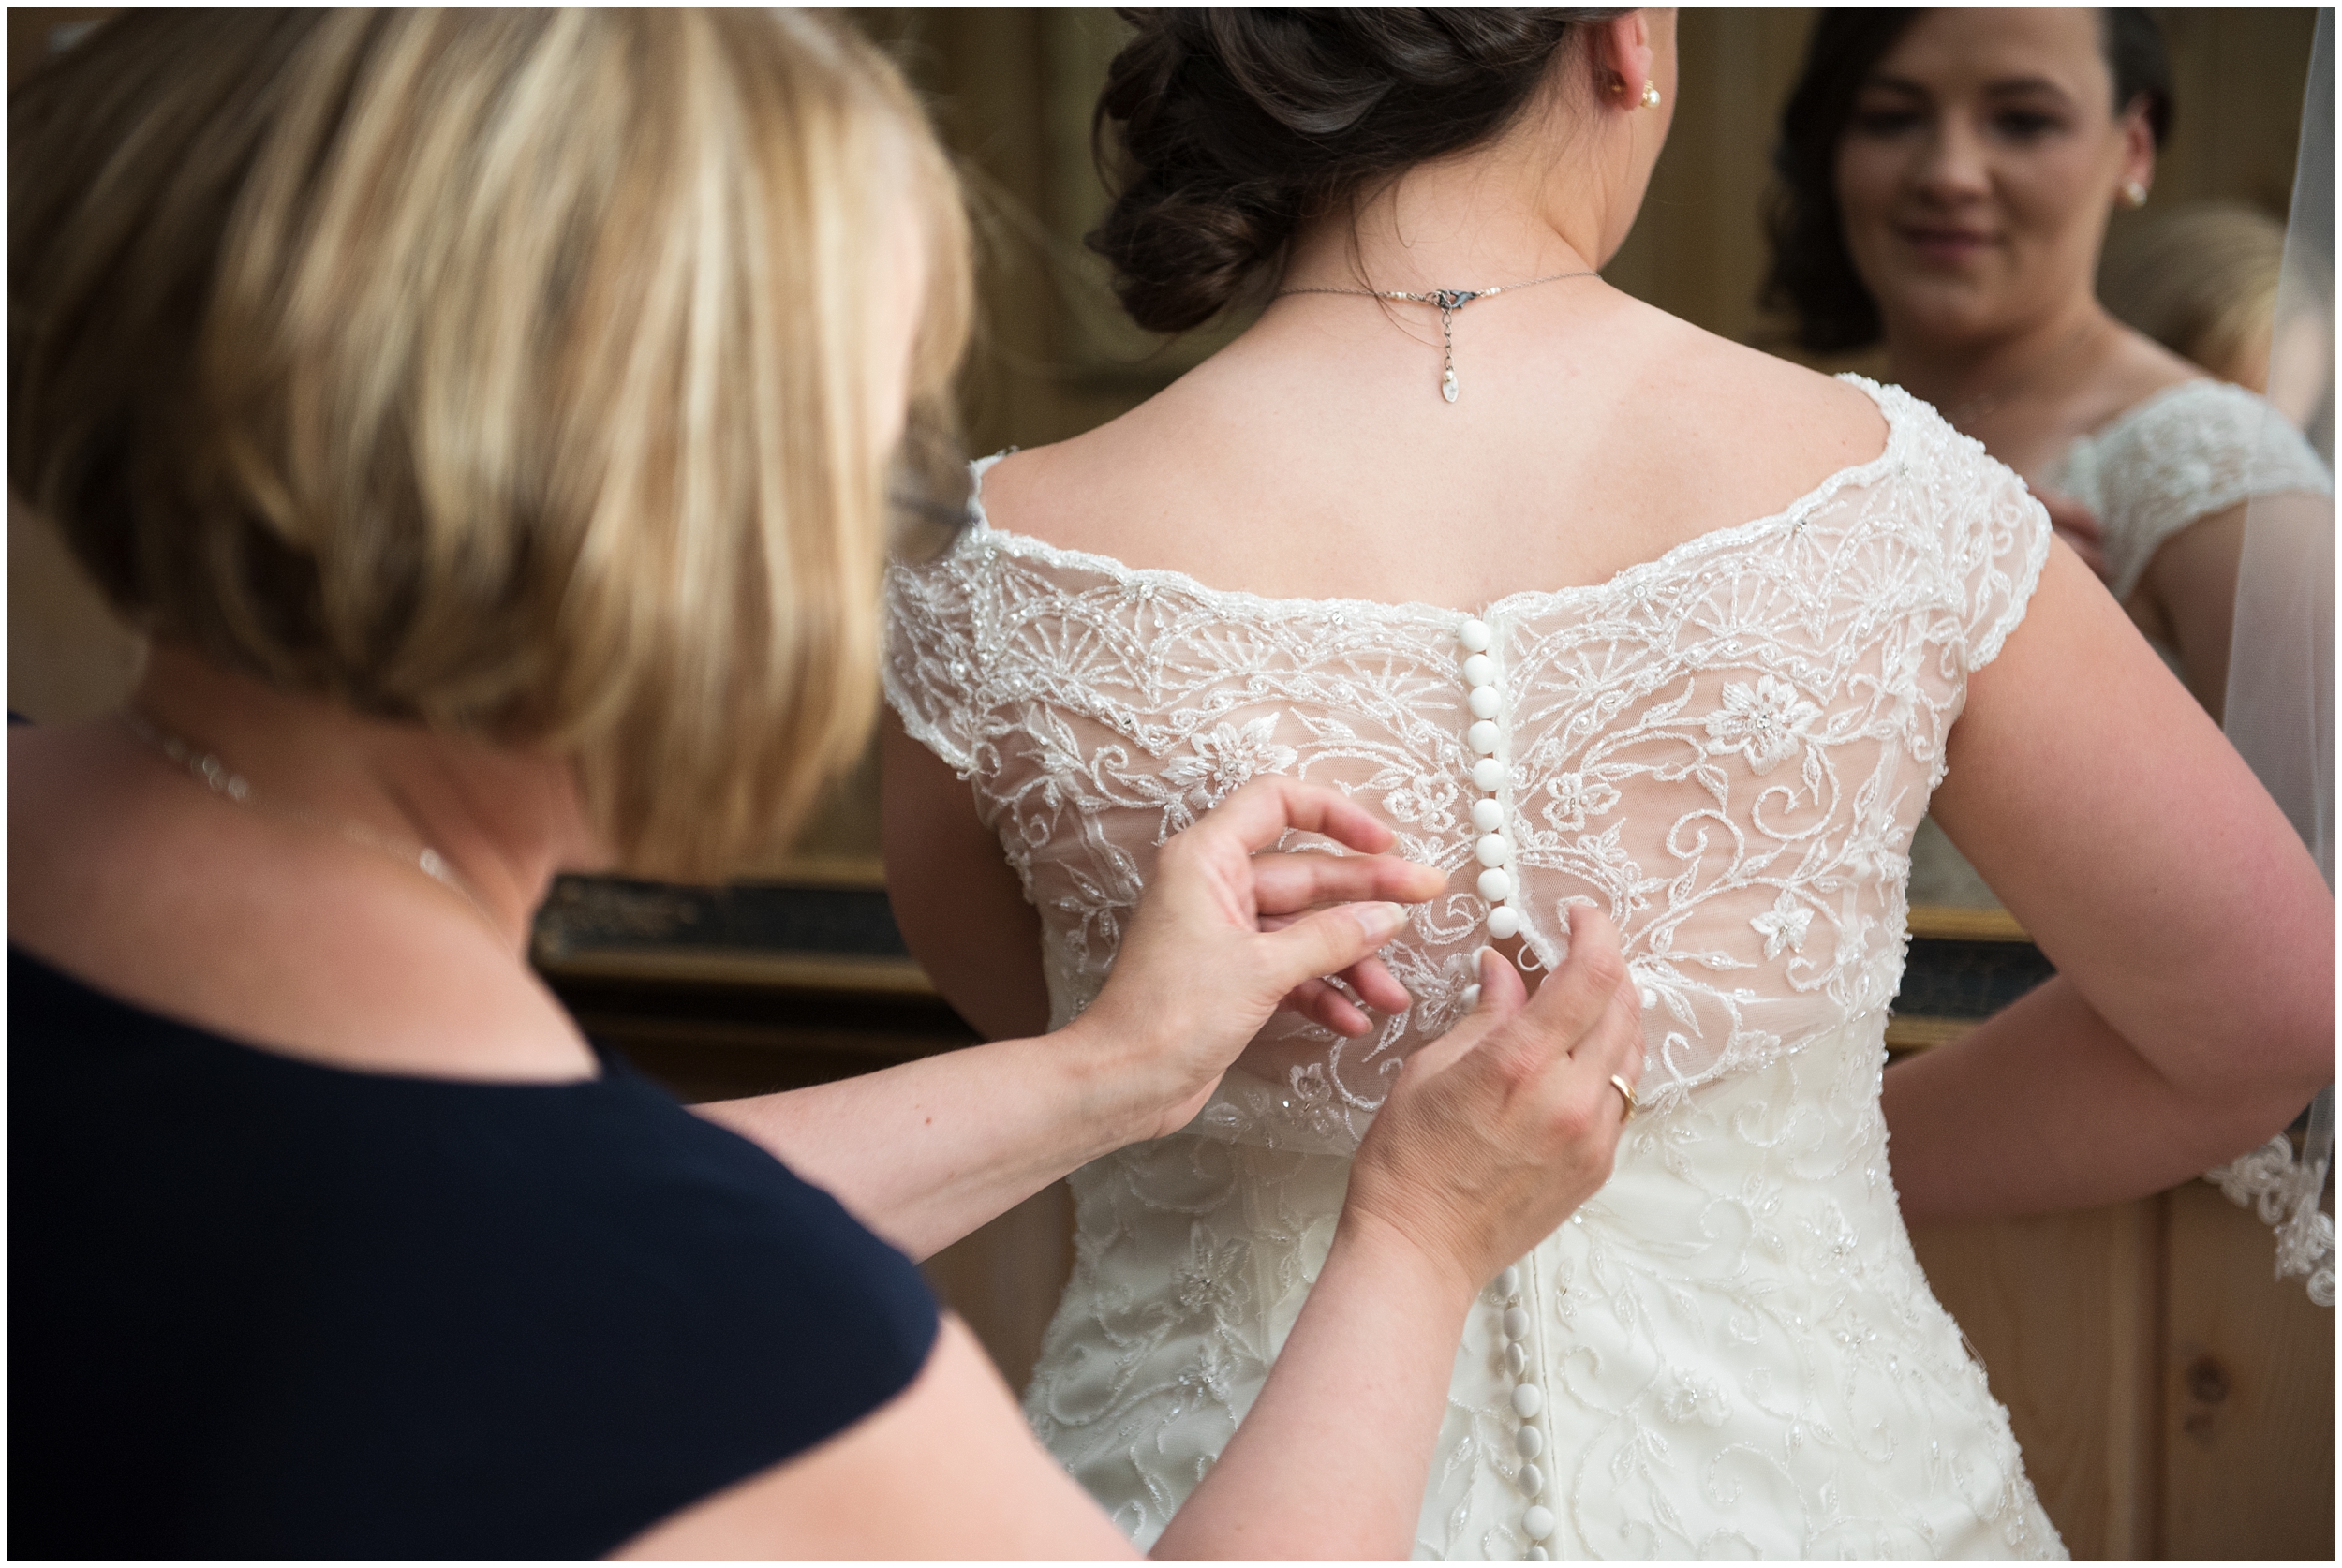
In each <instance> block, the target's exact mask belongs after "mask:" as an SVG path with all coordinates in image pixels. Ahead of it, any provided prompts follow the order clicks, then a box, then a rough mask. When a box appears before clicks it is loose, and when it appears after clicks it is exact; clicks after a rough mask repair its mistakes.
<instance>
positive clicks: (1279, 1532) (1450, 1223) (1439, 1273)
mask: <svg viewBox="0 0 2342 1568" xmlns="http://www.w3.org/2000/svg"><path fill="white" fill-rule="evenodd" d="M1625 980H1626V965H1625V962H1624V960H1623V959H1622V958H1621V957H1620V956H1619V948H1618V933H1617V932H1616V931H1615V930H1614V929H1612V927H1611V925H1610V923H1609V922H1608V920H1606V919H1605V918H1603V916H1602V915H1601V914H1599V913H1597V912H1595V911H1593V910H1583V909H1580V910H1573V911H1572V912H1571V917H1570V954H1569V962H1568V963H1567V964H1565V965H1564V966H1563V967H1562V969H1560V971H1559V972H1558V973H1556V974H1554V975H1553V976H1552V977H1551V978H1549V979H1548V980H1547V981H1546V983H1545V984H1544V985H1543V986H1541V987H1539V989H1538V991H1537V994H1536V997H1535V998H1534V999H1533V1000H1529V1001H1527V1002H1526V1004H1525V1005H1524V1002H1523V995H1522V990H1523V988H1522V986H1521V984H1520V976H1519V973H1517V972H1516V971H1515V970H1514V969H1513V967H1512V965H1511V964H1510V963H1508V962H1507V961H1506V960H1505V958H1503V957H1502V956H1501V955H1499V954H1496V953H1495V952H1493V951H1492V950H1490V949H1486V948H1484V949H1482V950H1481V954H1480V1005H1479V1007H1478V1008H1477V1009H1476V1010H1475V1012H1474V1013H1472V1015H1471V1016H1470V1017H1468V1018H1466V1019H1465V1020H1464V1021H1463V1022H1462V1023H1461V1024H1460V1025H1458V1026H1457V1027H1456V1028H1454V1029H1453V1030H1451V1031H1450V1032H1449V1033H1448V1034H1447V1036H1446V1037H1445V1039H1442V1040H1440V1041H1437V1042H1435V1043H1432V1044H1430V1045H1427V1046H1425V1047H1424V1048H1423V1049H1422V1050H1420V1051H1417V1052H1416V1054H1415V1055H1414V1056H1413V1057H1412V1058H1409V1059H1408V1061H1407V1065H1406V1067H1405V1068H1404V1069H1403V1070H1402V1071H1401V1072H1400V1074H1399V1081H1398V1083H1397V1084H1396V1085H1395V1086H1394V1087H1392V1090H1391V1094H1390V1098H1389V1099H1388V1100H1386V1102H1384V1103H1383V1109H1382V1112H1381V1114H1380V1115H1378V1116H1377V1117H1375V1119H1374V1125H1373V1127H1372V1128H1371V1130H1369V1132H1367V1135H1366V1141H1365V1143H1364V1144H1362V1145H1361V1146H1359V1149H1358V1153H1357V1158H1356V1161H1354V1162H1353V1163H1352V1165H1351V1167H1350V1195H1349V1198H1348V1200H1347V1201H1346V1202H1345V1203H1344V1204H1343V1205H1342V1210H1341V1223H1340V1224H1339V1225H1338V1226H1337V1227H1336V1228H1335V1231H1334V1239H1333V1245H1332V1247H1331V1248H1329V1249H1328V1250H1327V1254H1326V1262H1325V1265H1324V1266H1323V1267H1321V1268H1320V1269H1319V1271H1318V1275H1317V1281H1316V1283H1315V1284H1314V1285H1312V1287H1311V1289H1310V1294H1309V1299H1308V1300H1307V1301H1306V1302H1304V1303H1303V1304H1302V1307H1301V1313H1300V1316H1299V1318H1298V1319H1297V1320H1296V1322H1295V1324H1294V1325H1293V1332H1292V1333H1291V1334H1290V1335H1288V1336H1287V1337H1286V1339H1285V1343H1284V1349H1283V1350H1282V1352H1281V1353H1280V1354H1278V1356H1277V1362H1276V1365H1275V1366H1274V1367H1272V1368H1270V1369H1269V1373H1268V1380H1267V1383H1265V1384H1263V1385H1262V1388H1261V1391H1260V1395H1259V1397H1258V1398H1255V1399H1254V1400H1253V1406H1252V1409H1251V1410H1250V1411H1248V1412H1247V1413H1245V1416H1244V1420H1243V1422H1242V1424H1241V1425H1239V1426H1238V1427H1237V1429H1236V1435H1235V1436H1234V1437H1233V1438H1231V1439H1230V1440H1229V1442H1228V1445H1227V1447H1226V1449H1225V1450H1223V1452H1222V1454H1221V1456H1220V1462H1219V1463H1218V1464H1216V1465H1214V1466H1213V1467H1212V1470H1211V1473H1210V1474H1208V1475H1207V1476H1205V1477H1204V1480H1203V1484H1202V1485H1201V1486H1199V1487H1196V1488H1195V1492H1194V1495H1193V1496H1192V1497H1190V1498H1189V1499H1188V1501H1187V1505H1186V1506H1185V1507H1184V1508H1181V1509H1180V1510H1179V1511H1178V1514H1176V1515H1175V1516H1173V1517H1172V1520H1171V1523H1170V1526H1169V1528H1168V1529H1166V1530H1164V1532H1163V1535H1162V1537H1161V1538H1160V1539H1159V1540H1158V1541H1157V1542H1156V1543H1155V1548H1154V1554H1153V1555H1154V1556H1156V1557H1158V1558H1168V1557H1223V1558H1255V1559H1267V1558H1287V1557H1307V1556H1318V1555H1325V1556H1335V1557H1383V1556H1397V1557H1403V1556H1404V1555H1406V1552H1407V1549H1408V1548H1409V1546H1412V1545H1413V1544H1414V1541H1415V1526H1416V1515H1417V1513H1418V1512H1419V1511H1420V1509H1421V1507H1422V1498H1423V1477H1424V1475H1425V1474H1426V1473H1427V1472H1429V1471H1430V1465H1431V1456H1432V1453H1433V1451H1434V1449H1435V1448H1436V1446H1437V1444H1438V1440H1439V1430H1440V1421H1441V1418H1442V1417H1443V1416H1444V1415H1445V1413H1446V1411H1447V1383H1448V1379H1449V1377H1450V1375H1451V1374H1452V1373H1453V1372H1454V1369H1455V1365H1456V1341H1457V1337H1458V1336H1459V1335H1460V1333H1461V1332H1462V1329H1463V1324H1464V1320H1465V1316H1466V1314H1467V1313H1468V1312H1469V1311H1470V1310H1471V1305H1472V1300H1473V1298H1474V1296H1475V1295H1476V1294H1479V1292H1480V1290H1481V1289H1482V1288H1483V1287H1484V1286H1485V1285H1486V1284H1487V1283H1488V1281H1489V1280H1490V1279H1492V1278H1494V1277H1495V1275H1496V1274H1497V1272H1498V1271H1499V1270H1500V1269H1502V1268H1503V1267H1504V1266H1505V1265H1506V1264H1509V1263H1511V1262H1512V1261H1513V1260H1514V1259H1516V1258H1518V1257H1519V1256H1520V1255H1521V1254H1522V1253H1523V1252H1526V1251H1527V1250H1529V1249H1530V1248H1531V1247H1533V1246H1534V1245H1535V1244H1536V1243H1537V1242H1538V1241H1540V1240H1542V1239H1543V1238H1544V1237H1545V1236H1546V1235H1548V1234H1549V1232H1551V1230H1552V1229H1553V1227H1554V1226H1556V1225H1558V1224H1560V1223H1561V1222H1562V1221H1563V1220H1564V1219H1566V1218H1568V1216H1569V1212H1570V1210H1572V1209H1574V1208H1576V1207H1577V1206H1578V1205H1579V1204H1580V1203H1581V1202H1583V1201H1584V1200H1585V1199H1586V1198H1587V1197H1588V1196H1589V1195H1591V1194H1592V1193H1593V1191H1595V1190H1596V1189H1598V1188H1600V1187H1601V1185H1602V1184H1603V1183H1604V1182H1605V1181H1607V1180H1608V1179H1609V1175H1610V1155H1611V1152H1612V1150H1613V1149H1614V1148H1616V1146H1617V1145H1618V1134H1619V1128H1620V1127H1621V1126H1622V1125H1623V1122H1624V1120H1625V1111H1626V1097H1625V1096H1623V1095H1622V1094H1620V1093H1619V1091H1618V1090H1617V1089H1616V1088H1615V1087H1612V1085H1611V1083H1610V1074H1612V1073H1613V1072H1615V1073H1617V1074H1618V1075H1619V1076H1620V1077H1622V1078H1624V1079H1625V1080H1626V1081H1627V1082H1628V1083H1629V1084H1632V1083H1634V1082H1635V1080H1636V1077H1637V1075H1638V1072H1640V1071H1641V1067H1642V1018H1641V1013H1640V1010H1639V1009H1638V1007H1637V1006H1636V1003H1635V992H1634V987H1633V986H1632V985H1629V984H1625ZM1327 1476H1332V1477H1335V1478H1336V1479H1335V1480H1334V1481H1333V1482H1331V1483H1328V1482H1327Z"/></svg>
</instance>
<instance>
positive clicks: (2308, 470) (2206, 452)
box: [2047, 380, 2334, 599]
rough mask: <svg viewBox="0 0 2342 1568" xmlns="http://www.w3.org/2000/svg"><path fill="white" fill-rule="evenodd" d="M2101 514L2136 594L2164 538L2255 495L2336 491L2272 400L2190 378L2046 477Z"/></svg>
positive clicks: (2123, 577) (2115, 570) (2080, 447)
mask: <svg viewBox="0 0 2342 1568" xmlns="http://www.w3.org/2000/svg"><path fill="white" fill-rule="evenodd" d="M2047 482H2048V483H2049V485H2050V487H2051V488H2052V489H2053V490H2058V491H2062V492H2063V493H2065V494H2067V495H2069V496H2073V497H2074V499H2076V500H2078V501H2080V502H2082V503H2083V505H2084V506H2086V507H2088V508H2089V509H2090V510H2092V511H2093V512H2095V513H2097V518H2098V521H2099V523H2100V524H2101V525H2103V526H2104V528H2105V530H2106V533H2105V549H2106V566H2107V570H2108V573H2109V580H2108V586H2109V587H2110V588H2111V589H2112V591H2113V594H2114V597H2115V598H2116V599H2128V598H2129V597H2130V596H2131V594H2132V592H2133V591H2134V590H2136V589H2137V588H2138V586H2139V580H2140V578H2141V577H2142V576H2144V575H2145V574H2146V570H2147V566H2148V563H2149V562H2151V561H2153V560H2154V559H2155V553H2156V551H2157V550H2158V549H2159V548H2161V547H2162V544H2163V542H2164V540H2168V539H2170V538H2171V537H2172V535H2173V534H2175V533H2178V532H2179V531H2180V530H2181V529H2182V528H2185V527H2186V526H2187V525H2189V524H2190V523H2194V522H2197V521H2199V520H2201V519H2202V518H2206V517H2210V516H2213V515H2214V514H2216V513H2218V512H2223V511H2226V510H2229V509H2230V508H2231V507H2234V506H2237V505H2239V504H2240V503H2242V502H2245V501H2249V500H2251V499H2252V498H2253V497H2254V496H2279V495H2284V494H2287V493H2288V492H2297V491H2298V492H2306V493H2308V494H2311V495H2318V496H2331V495H2333V494H2334V476H2333V475H2331V474H2329V473H2328V472H2327V471H2326V466H2325V465H2324V464H2323V463H2322V462H2320V460H2319V457H2318V453H2317V451H2316V449H2315V448H2313V447H2311V446H2310V444H2309V442H2308V441H2306V440H2305V439H2304V438H2303V436H2302V433H2301V432H2300V431H2298V430H2296V429H2294V428H2293V426H2292V425H2291V424H2290V423H2289V422H2287V420H2286V418H2285V416H2284V414H2283V413H2281V412H2279V411H2278V409H2277V408H2276V407H2275V405H2274V404H2272V403H2270V402H2269V401H2268V400H2266V399H2265V398H2261V397H2257V396H2255V395H2254V394H2253V393H2251V392H2246V390H2245V389H2244V388H2242V387H2236V386H2231V385H2229V384H2228V383H2226V382H2222V381H2207V380H2193V381H2182V382H2181V383H2179V385H2177V386H2175V387H2172V388H2169V389H2167V390H2165V391H2163V392H2157V394H2156V395H2155V396H2153V397H2150V398H2147V399H2145V400H2144V401H2143V402H2141V403H2139V404H2137V405H2135V406H2133V407H2129V408H2127V409H2125V410H2124V411H2123V412H2122V413H2121V414H2119V415H2117V416H2116V417H2115V418H2114V419H2112V420H2111V421H2109V422H2107V423H2105V424H2103V425H2101V426H2099V427H2098V428H2097V430H2095V431H2093V432H2091V433H2090V434H2089V435H2087V436H2083V438H2082V439H2081V440H2079V441H2076V442H2075V443H2074V444H2073V446H2072V448H2071V449H2070V450H2069V451H2068V452H2067V454H2066V456H2065V457H2064V459H2063V460H2061V462H2060V463H2059V465H2058V467H2057V471H2056V472H2055V473H2054V474H2053V476H2051V478H2050V479H2049V481H2047Z"/></svg>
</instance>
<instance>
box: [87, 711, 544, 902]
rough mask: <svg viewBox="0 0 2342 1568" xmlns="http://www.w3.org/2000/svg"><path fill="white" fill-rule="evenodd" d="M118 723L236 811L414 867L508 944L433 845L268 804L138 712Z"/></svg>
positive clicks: (209, 756) (208, 756)
mask: <svg viewBox="0 0 2342 1568" xmlns="http://www.w3.org/2000/svg"><path fill="white" fill-rule="evenodd" d="M118 717H120V718H121V719H122V724H123V728H125V729H126V730H128V731H129V732H130V733H132V734H133V735H136V736H137V737H138V738H139V739H140V740H141V741H144V742H145V743H146V744H147V745H148V746H151V747H154V748H155V749H156V750H157V751H159V752H161V753H162V754H163V755H164V756H165V757H168V758H170V760H171V761H172V762H176V763H178V764H179V766H181V767H183V768H185V769H186V771H187V772H188V773H189V774H190V775H192V776H193V777H194V778H195V780H196V781H197V782H198V783H200V784H201V785H202V786H203V787H204V788H206V789H208V790H210V791H212V793H213V794H215V795H217V796H218V797H219V798H220V799H222V800H224V801H227V802H228V803H229V804H230V805H232V806H245V807H248V808H250V809H251V810H255V811H265V812H267V813H269V814H270V815H271V816H274V817H281V818H283V819H284V820H285V821H290V822H298V823H300V824H301V825H302V826H304V827H311V828H319V829H321V830H323V831H324V832H327V833H331V834H334V835H336V836H339V837H341V838H343V839H346V840H348V842H349V843H352V844H355V845H357V846H359V847H360V848H361V849H366V850H372V851H376V852H377V853H379V854H386V855H388V856H390V857H391V858H392V859H393V860H395V861H397V862H399V863H400V864H401V865H410V866H412V867H414V868H415V869H416V870H418V871H420V872H422V874H423V875H424V876H426V877H428V878H430V879H431V880H433V881H435V882H437V883H438V884H439V885H440V886H441V887H443V888H446V889H447V890H448V891H449V892H450V893H452V894H454V895H456V896H457V897H458V898H461V899H462V900H463V901H464V902H465V903H467V904H469V905H470V906H471V908H472V912H473V913H475V914H477V915H478V916H479V917H480V918H481V919H482V920H483V921H485V922H486V923H487V925H488V928H489V929H490V930H491V931H494V932H495V933H496V934H497V940H498V941H502V940H503V939H504V937H505V933H504V928H503V927H502V926H500V925H497V918H496V916H495V915H493V914H491V913H489V912H488V906H487V904H486V902H485V901H484V900H483V899H482V898H481V896H480V895H479V894H478V893H476V892H474V891H473V889H472V885H471V884H470V883H469V882H467V881H466V880H464V878H463V876H462V875H461V874H460V873H459V872H457V870H456V869H455V867H454V866H453V865H450V864H449V862H448V858H447V856H445V855H443V854H441V853H439V851H437V850H435V849H433V848H432V847H431V846H430V845H428V844H419V843H416V842H415V841H413V840H412V839H407V838H393V837H392V836H390V835H388V834H384V833H377V832H376V831H375V830H374V829H372V828H370V827H368V826H367V825H366V824H365V823H363V822H361V821H353V820H351V819H349V818H348V817H329V816H326V815H325V814H324V813H322V812H319V811H311V810H308V809H307V808H305V807H304V806H287V805H284V804H283V803H281V802H278V801H274V800H266V799H263V798H262V797H261V795H260V792H259V791H257V790H255V789H254V788H253V787H252V781H251V780H250V779H248V778H246V777H245V776H244V775H242V774H240V773H238V772H236V771H235V770H234V769H233V768H231V767H230V766H229V765H228V764H227V763H226V762H221V761H220V760H219V758H218V757H217V756H216V755H215V754H214V753H212V752H209V751H205V750H202V749H201V748H200V747H196V746H193V745H191V744H189V743H188V742H186V741H184V740H181V739H180V738H179V737H178V736H177V735H173V734H170V733H167V732H164V731H161V730H158V729H156V727H155V726H154V725H152V724H150V723H148V722H147V721H146V717H145V716H144V715H142V714H140V713H138V712H137V711H135V710H133V709H129V708H125V709H122V710H121V711H120V714H119V716H118Z"/></svg>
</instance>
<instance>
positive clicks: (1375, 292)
mask: <svg viewBox="0 0 2342 1568" xmlns="http://www.w3.org/2000/svg"><path fill="white" fill-rule="evenodd" d="M1593 275H1594V274H1593V269H1591V268H1587V269H1584V270H1581V271H1579V272H1574V273H1549V274H1546V275H1545V276H1544V277H1533V278H1531V279H1530V280H1529V281H1528V282H1526V283H1506V284H1500V285H1498V286H1497V287H1496V288H1434V289H1432V290H1431V291H1430V293H1428V294H1413V293H1409V292H1408V291H1407V290H1406V289H1404V288H1280V289H1278V290H1277V298H1279V299H1281V300H1282V299H1283V298H1284V297H1285V296H1286V295H1287V294H1353V295H1356V297H1358V298H1359V299H1362V300H1402V301H1404V302H1405V303H1408V304H1427V305H1437V306H1438V307H1439V340H1440V358H1441V365H1440V375H1439V394H1440V396H1442V397H1444V398H1445V399H1446V400H1447V401H1448V402H1450V403H1453V402H1455V401H1456V391H1457V389H1456V312H1458V311H1460V310H1461V309H1462V308H1463V307H1464V306H1466V305H1468V304H1470V303H1472V302H1473V301H1475V300H1492V299H1494V298H1495V297H1496V296H1497V295H1499V294H1513V293H1518V292H1519V291H1520V290H1521V289H1523V288H1535V287H1536V286H1537V285H1538V284H1540V283H1559V282H1561V281H1562V279H1564V278H1565V277H1592V276H1593Z"/></svg>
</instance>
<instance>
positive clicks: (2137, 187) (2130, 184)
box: [2123, 180, 2147, 207]
mask: <svg viewBox="0 0 2342 1568" xmlns="http://www.w3.org/2000/svg"><path fill="white" fill-rule="evenodd" d="M2123 200H2125V201H2127V202H2129V203H2130V204H2131V205H2132V206H2134V207H2143V206H2145V205H2146V204H2147V187H2146V186H2145V185H2142V183H2140V182H2139V181H2137V180H2125V181H2124V182H2123Z"/></svg>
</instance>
